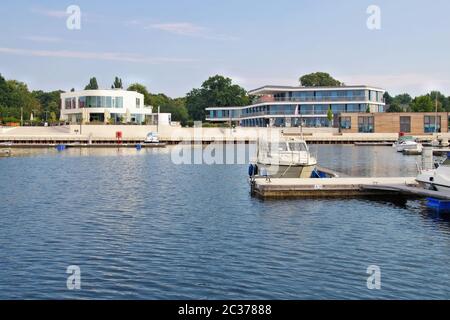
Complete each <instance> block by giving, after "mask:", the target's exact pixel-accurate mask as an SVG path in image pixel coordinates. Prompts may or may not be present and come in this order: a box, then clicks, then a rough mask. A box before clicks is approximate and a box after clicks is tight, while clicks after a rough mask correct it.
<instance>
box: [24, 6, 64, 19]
mask: <svg viewBox="0 0 450 320" xmlns="http://www.w3.org/2000/svg"><path fill="white" fill-rule="evenodd" d="M31 12H33V13H37V14H40V15H43V16H46V17H51V18H59V19H62V18H67V16H68V14H67V12H66V11H65V10H51V9H42V8H32V9H31Z"/></svg>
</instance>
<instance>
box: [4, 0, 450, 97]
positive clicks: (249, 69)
mask: <svg viewBox="0 0 450 320" xmlns="http://www.w3.org/2000/svg"><path fill="white" fill-rule="evenodd" d="M71 5H76V6H78V7H79V8H80V11H81V19H80V29H69V28H68V27H67V20H68V18H70V17H69V14H68V13H67V12H66V10H67V8H68V7H69V6H71ZM371 5H376V6H378V7H379V9H380V29H375V30H373V29H369V28H368V27H367V20H368V19H369V18H370V16H371V14H368V13H367V9H368V7H369V6H371ZM448 14H450V1H448V0H432V1H419V0H339V1H337V0H289V1H288V0H277V1H269V0H258V1H257V0H221V1H218V0H189V1H187V0H184V1H181V0H164V1H155V0H147V1H138V0H128V1H102V0H97V1H96V0H90V1H84V0H71V1H61V0H58V1H50V0H47V1H25V0H16V1H2V4H1V5H0V17H1V18H0V74H2V75H3V76H4V77H5V78H7V79H17V80H19V81H23V82H25V83H27V84H28V86H29V88H30V89H32V90H38V89H42V90H48V91H50V90H58V89H61V90H65V91H67V90H70V89H71V88H75V89H83V88H84V86H85V85H86V84H87V83H88V82H89V78H90V77H92V76H95V77H96V78H97V80H98V82H99V86H100V87H101V88H110V87H111V84H112V82H113V81H114V77H115V76H119V77H121V78H122V80H123V83H124V85H125V86H127V85H129V84H131V83H135V82H139V83H142V84H144V85H146V86H147V88H148V89H149V90H150V92H152V93H160V92H161V93H165V94H167V95H169V96H171V97H179V96H184V95H185V94H186V93H187V92H189V91H190V90H191V89H192V88H197V87H200V86H201V84H202V82H203V81H204V80H206V79H207V78H208V77H210V76H212V75H215V74H221V75H224V76H227V77H230V78H232V79H233V81H234V82H235V83H237V84H239V85H241V86H243V87H244V88H245V89H247V90H251V89H254V88H257V87H261V86H264V85H298V78H299V77H300V76H301V75H304V74H307V73H310V72H316V71H323V72H328V73H330V74H331V75H333V76H334V77H335V78H337V79H339V80H341V81H343V82H344V83H345V84H347V85H352V84H354V85H356V84H358V85H359V84H365V85H371V86H377V87H381V88H384V89H386V90H388V91H389V92H390V93H391V94H400V93H404V92H408V93H410V94H411V95H413V96H415V95H420V94H425V93H427V92H429V91H430V90H440V91H442V92H443V93H444V94H446V95H450V59H449V57H450V41H449V40H450V19H448ZM71 21H72V20H71Z"/></svg>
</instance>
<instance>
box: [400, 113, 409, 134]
mask: <svg viewBox="0 0 450 320" xmlns="http://www.w3.org/2000/svg"><path fill="white" fill-rule="evenodd" d="M400 132H411V117H400Z"/></svg>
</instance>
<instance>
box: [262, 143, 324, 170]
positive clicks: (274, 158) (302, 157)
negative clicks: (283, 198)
mask: <svg viewBox="0 0 450 320" xmlns="http://www.w3.org/2000/svg"><path fill="white" fill-rule="evenodd" d="M256 164H257V167H258V171H259V175H260V176H269V177H271V178H311V175H312V173H313V171H314V169H315V167H316V165H317V159H316V157H314V156H312V155H311V153H310V151H309V148H308V145H307V144H306V142H305V141H304V140H303V139H301V138H297V137H289V138H284V137H283V138H281V139H280V140H279V141H271V142H268V141H259V142H258V154H257V160H256Z"/></svg>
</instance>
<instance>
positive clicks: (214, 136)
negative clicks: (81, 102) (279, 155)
mask: <svg viewBox="0 0 450 320" xmlns="http://www.w3.org/2000/svg"><path fill="white" fill-rule="evenodd" d="M157 129H158V131H159V137H160V140H161V141H162V142H167V143H168V144H175V143H179V142H186V143H213V142H235V143H252V142H255V141H256V140H257V139H258V137H261V136H269V137H270V136H276V135H277V134H281V133H283V134H284V135H288V136H289V135H292V136H299V135H300V129H299V128H241V127H239V128H236V129H231V128H181V127H173V126H160V127H159V128H157V127H156V126H145V125H82V126H80V125H67V126H58V127H0V143H1V142H12V143H22V144H33V143H34V144H45V143H71V142H72V143H92V144H101V143H111V142H115V141H116V132H118V131H120V132H122V140H123V142H129V143H136V142H142V141H144V140H145V137H146V135H147V134H148V133H149V132H155V131H157ZM440 135H441V136H443V137H447V136H448V137H449V138H450V134H448V133H444V134H440ZM303 137H304V139H305V140H306V141H307V142H308V143H311V144H313V143H316V144H321V143H323V144H334V143H342V144H353V143H358V142H360V143H361V142H362V143H364V142H393V141H396V140H397V139H398V133H343V134H342V133H339V132H338V130H337V129H334V128H304V129H303ZM417 137H418V138H419V139H420V140H422V141H424V142H428V141H431V140H432V139H433V136H432V135H427V136H417Z"/></svg>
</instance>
